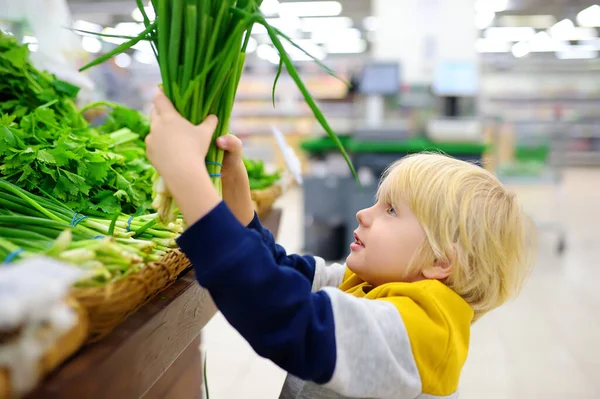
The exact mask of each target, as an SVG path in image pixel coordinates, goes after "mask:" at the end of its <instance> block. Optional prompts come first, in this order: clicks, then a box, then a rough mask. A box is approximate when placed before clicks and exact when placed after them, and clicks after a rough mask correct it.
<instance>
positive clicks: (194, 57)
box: [81, 0, 356, 223]
mask: <svg viewBox="0 0 600 399" xmlns="http://www.w3.org/2000/svg"><path fill="white" fill-rule="evenodd" d="M136 3H137V6H138V8H139V10H140V11H141V13H142V15H143V18H144V26H145V29H144V30H143V31H142V32H141V33H140V34H139V35H138V36H136V37H124V38H126V39H128V41H127V42H125V43H123V44H121V45H119V46H118V47H116V48H115V49H114V50H112V51H110V52H108V53H107V54H105V55H103V56H101V57H99V58H97V59H96V60H94V61H92V62H91V63H89V64H88V65H86V66H84V67H83V68H81V70H82V71H83V70H85V69H87V68H90V67H92V66H95V65H98V64H100V63H102V62H104V61H106V60H108V59H110V58H111V57H113V56H115V55H117V54H120V53H123V52H125V51H128V50H129V49H130V48H131V47H133V46H135V45H136V44H137V43H139V42H140V41H142V40H147V41H149V42H150V44H151V47H152V49H153V51H154V54H155V56H156V59H157V61H158V65H159V67H160V73H161V77H162V87H163V90H164V92H165V94H166V96H167V97H168V98H169V99H170V100H171V101H172V102H173V104H174V106H175V107H176V109H177V110H178V112H179V113H180V114H181V115H182V116H183V117H185V118H186V119H188V120H189V121H190V122H191V123H192V124H195V125H197V124H200V123H201V122H202V121H203V120H204V119H205V118H206V117H207V116H208V115H210V114H213V115H216V116H217V117H218V118H219V125H218V127H217V129H216V132H215V133H214V136H213V138H212V139H213V140H212V144H211V146H210V149H209V151H208V154H207V156H206V166H207V169H208V173H209V174H210V176H211V179H212V182H213V185H214V187H215V188H216V189H217V191H218V192H219V194H222V187H221V186H222V183H221V165H222V163H223V157H224V154H223V151H221V150H220V149H219V148H218V147H217V146H216V139H217V138H218V137H220V136H223V135H226V134H228V132H229V122H230V118H231V112H232V109H233V103H234V100H235V95H236V92H237V88H238V85H239V82H240V78H241V76H242V72H243V69H244V64H245V59H246V48H247V46H248V42H249V40H250V34H251V31H252V27H253V25H254V24H257V23H258V24H260V25H263V26H264V27H265V28H266V29H267V32H268V33H269V37H270V39H271V42H272V44H273V46H274V47H275V48H276V49H277V50H278V52H279V56H280V65H279V70H278V73H277V75H276V77H275V83H274V85H273V93H274V92H275V85H276V84H277V81H278V79H279V76H280V75H281V72H282V70H283V67H284V66H285V67H286V69H287V71H288V72H289V74H290V76H291V78H292V79H293V80H294V81H295V82H296V84H297V86H298V88H299V89H300V91H301V93H302V95H303V96H304V99H305V100H306V102H307V104H308V105H309V106H310V108H311V109H312V111H313V113H314V115H315V117H316V118H317V120H318V121H319V123H320V124H321V125H322V126H323V128H324V129H325V131H326V132H327V133H328V134H329V136H330V137H331V138H332V140H333V141H334V143H335V144H336V145H337V147H338V148H339V150H340V151H341V153H342V155H343V156H344V158H345V159H346V161H347V163H348V165H349V167H350V169H351V171H352V173H353V174H354V176H355V177H356V171H355V170H354V167H353V166H352V163H351V161H350V159H349V157H348V155H347V154H346V151H345V150H344V147H343V145H342V143H341V142H340V141H339V139H338V137H337V136H336V135H335V133H334V132H333V130H332V129H331V127H330V126H329V124H328V123H327V121H326V120H325V118H324V116H323V114H322V112H321V111H320V110H319V108H318V106H317V104H316V103H315V101H314V99H313V98H312V97H311V95H310V93H309V92H308V90H307V88H306V86H305V85H304V83H303V82H302V80H301V79H300V76H299V74H298V72H297V71H296V69H295V66H294V64H293V62H292V60H291V58H290V57H289V55H288V54H287V52H286V50H285V47H284V45H283V42H282V40H283V41H286V42H289V43H290V44H291V45H292V46H294V47H296V48H298V49H300V50H301V51H304V50H302V49H301V48H300V47H299V46H297V45H296V44H295V43H294V42H293V41H292V40H291V39H290V38H289V37H287V36H286V35H285V34H283V33H282V32H281V31H279V30H277V29H275V28H273V27H271V26H270V25H269V24H268V23H267V21H266V19H265V17H264V15H263V14H262V13H261V12H260V5H261V3H262V0H152V5H153V7H154V11H155V14H156V18H155V20H154V21H151V20H150V19H149V18H148V15H147V14H146V12H145V9H144V4H143V2H142V0H136ZM82 32H84V31H82ZM85 33H92V34H93V32H85ZM99 35H100V36H102V34H99ZM304 52H305V51H304ZM305 53H306V52H305ZM306 54H308V53H306ZM308 55H309V56H310V54H308ZM311 58H312V59H313V60H315V61H316V62H317V63H318V64H319V65H320V66H321V67H323V68H324V69H325V70H326V71H327V72H328V73H330V74H332V75H334V76H335V74H334V73H333V71H331V70H330V69H328V68H327V67H326V66H325V65H323V64H322V63H320V61H318V60H317V59H316V58H314V57H312V56H311ZM153 183H154V184H153V188H154V201H153V207H154V208H155V209H157V210H158V214H159V217H160V220H161V221H163V223H168V222H170V221H173V220H175V218H176V217H177V216H178V210H177V207H176V205H175V203H174V202H173V199H172V197H171V195H170V193H169V192H168V189H167V188H166V186H165V184H164V182H162V179H161V178H160V177H159V176H156V177H155V178H154V180H153Z"/></svg>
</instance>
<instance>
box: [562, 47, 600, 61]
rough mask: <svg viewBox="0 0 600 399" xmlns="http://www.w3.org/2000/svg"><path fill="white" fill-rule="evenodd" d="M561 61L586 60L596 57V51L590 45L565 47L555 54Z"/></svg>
mask: <svg viewBox="0 0 600 399" xmlns="http://www.w3.org/2000/svg"><path fill="white" fill-rule="evenodd" d="M556 56H557V57H558V58H559V59H561V60H588V59H593V58H597V57H598V50H596V48H594V46H591V45H581V44H580V45H576V46H566V47H565V48H564V49H563V50H562V51H559V52H557V53H556Z"/></svg>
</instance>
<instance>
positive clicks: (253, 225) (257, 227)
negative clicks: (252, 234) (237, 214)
mask: <svg viewBox="0 0 600 399" xmlns="http://www.w3.org/2000/svg"><path fill="white" fill-rule="evenodd" d="M248 228H249V229H251V230H254V231H256V232H257V233H258V234H259V236H260V237H261V239H262V241H263V244H264V245H265V246H266V247H267V248H269V250H270V251H271V254H272V255H273V257H274V258H275V262H276V263H277V264H278V265H279V266H287V267H291V268H293V269H296V270H297V271H299V272H300V273H301V274H302V275H303V276H304V277H306V278H307V279H308V281H310V283H311V284H312V282H313V280H314V279H315V270H316V262H315V258H314V256H312V255H305V256H300V255H288V254H287V253H286V252H285V249H284V248H283V247H282V246H281V245H277V243H276V242H275V238H274V237H273V234H272V233H271V232H270V231H269V230H268V229H265V228H264V227H263V225H262V224H261V223H260V220H259V219H258V215H257V214H256V212H254V219H252V222H250V224H249V225H248Z"/></svg>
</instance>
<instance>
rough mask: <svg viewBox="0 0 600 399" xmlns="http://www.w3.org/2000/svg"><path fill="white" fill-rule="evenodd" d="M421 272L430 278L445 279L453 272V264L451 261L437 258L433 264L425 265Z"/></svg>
mask: <svg viewBox="0 0 600 399" xmlns="http://www.w3.org/2000/svg"><path fill="white" fill-rule="evenodd" d="M421 273H422V274H423V277H425V278H426V279H428V280H445V279H446V278H448V277H450V275H451V274H452V265H451V264H450V262H446V261H439V260H436V261H435V262H434V263H433V265H429V266H426V267H424V268H423V269H422V270H421Z"/></svg>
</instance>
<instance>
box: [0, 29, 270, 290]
mask: <svg viewBox="0 0 600 399" xmlns="http://www.w3.org/2000/svg"><path fill="white" fill-rule="evenodd" d="M0 50H1V51H0V74H2V77H3V79H2V80H1V81H2V83H0V98H1V99H2V101H3V102H2V103H0V109H1V110H2V112H1V113H0V159H1V166H0V259H2V260H4V262H13V261H16V260H19V259H27V258H30V257H32V256H35V255H37V254H45V255H47V256H52V257H55V258H58V259H61V260H63V261H67V262H69V263H72V264H75V265H78V266H80V267H81V268H83V269H85V270H87V271H88V272H89V273H88V274H87V277H86V278H85V279H84V280H82V281H80V282H79V283H78V284H77V285H78V286H79V287H86V286H101V285H106V284H109V283H111V282H114V281H117V280H119V279H122V278H124V277H126V276H128V275H131V274H132V273H135V272H136V271H139V270H140V268H142V267H143V266H144V265H145V264H147V263H148V262H154V261H158V260H160V259H161V258H162V257H164V256H165V255H166V254H167V253H168V251H169V250H170V249H173V248H175V247H176V242H175V239H176V238H177V236H178V235H179V234H181V233H182V232H183V228H184V226H183V221H182V220H181V218H176V219H175V220H173V221H170V222H167V223H161V222H160V220H159V218H158V217H157V216H158V215H157V214H156V213H153V210H152V200H153V192H152V185H151V184H150V182H151V181H152V178H153V177H154V176H155V170H154V168H153V167H152V166H151V165H150V163H149V161H148V160H147V158H146V156H145V145H144V138H145V137H146V135H147V134H148V133H149V130H150V123H149V120H148V118H146V117H145V116H143V115H141V114H140V113H139V112H137V111H134V110H131V109H127V108H125V107H123V106H120V105H118V104H113V103H108V102H100V103H94V104H90V105H88V106H86V107H84V108H82V109H78V108H77V107H76V105H75V99H74V96H75V95H76V93H77V88H75V87H73V86H72V85H69V84H67V83H63V82H61V81H59V80H57V79H56V78H55V77H54V76H52V75H50V74H47V73H44V72H40V71H38V70H36V69H35V68H34V67H33V66H32V65H31V63H30V61H29V59H28V49H27V47H26V46H22V45H19V44H18V43H17V41H16V39H15V38H14V37H12V36H8V35H4V34H2V33H1V32H0ZM4 77H6V78H4ZM33 79H35V80H33ZM98 107H103V108H106V109H107V110H109V111H110V112H109V113H108V115H107V118H106V119H105V121H104V122H103V123H102V124H101V125H98V126H93V127H92V126H91V125H90V124H89V123H88V122H87V121H86V120H85V118H84V117H83V115H84V113H85V112H86V110H88V109H91V108H98ZM245 163H246V167H247V170H248V175H249V177H250V186H251V189H252V190H263V189H265V188H267V187H269V186H272V185H273V184H274V183H276V182H277V181H278V180H279V178H280V174H279V173H273V174H268V173H266V172H265V167H264V164H263V163H262V162H261V161H252V160H245Z"/></svg>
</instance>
